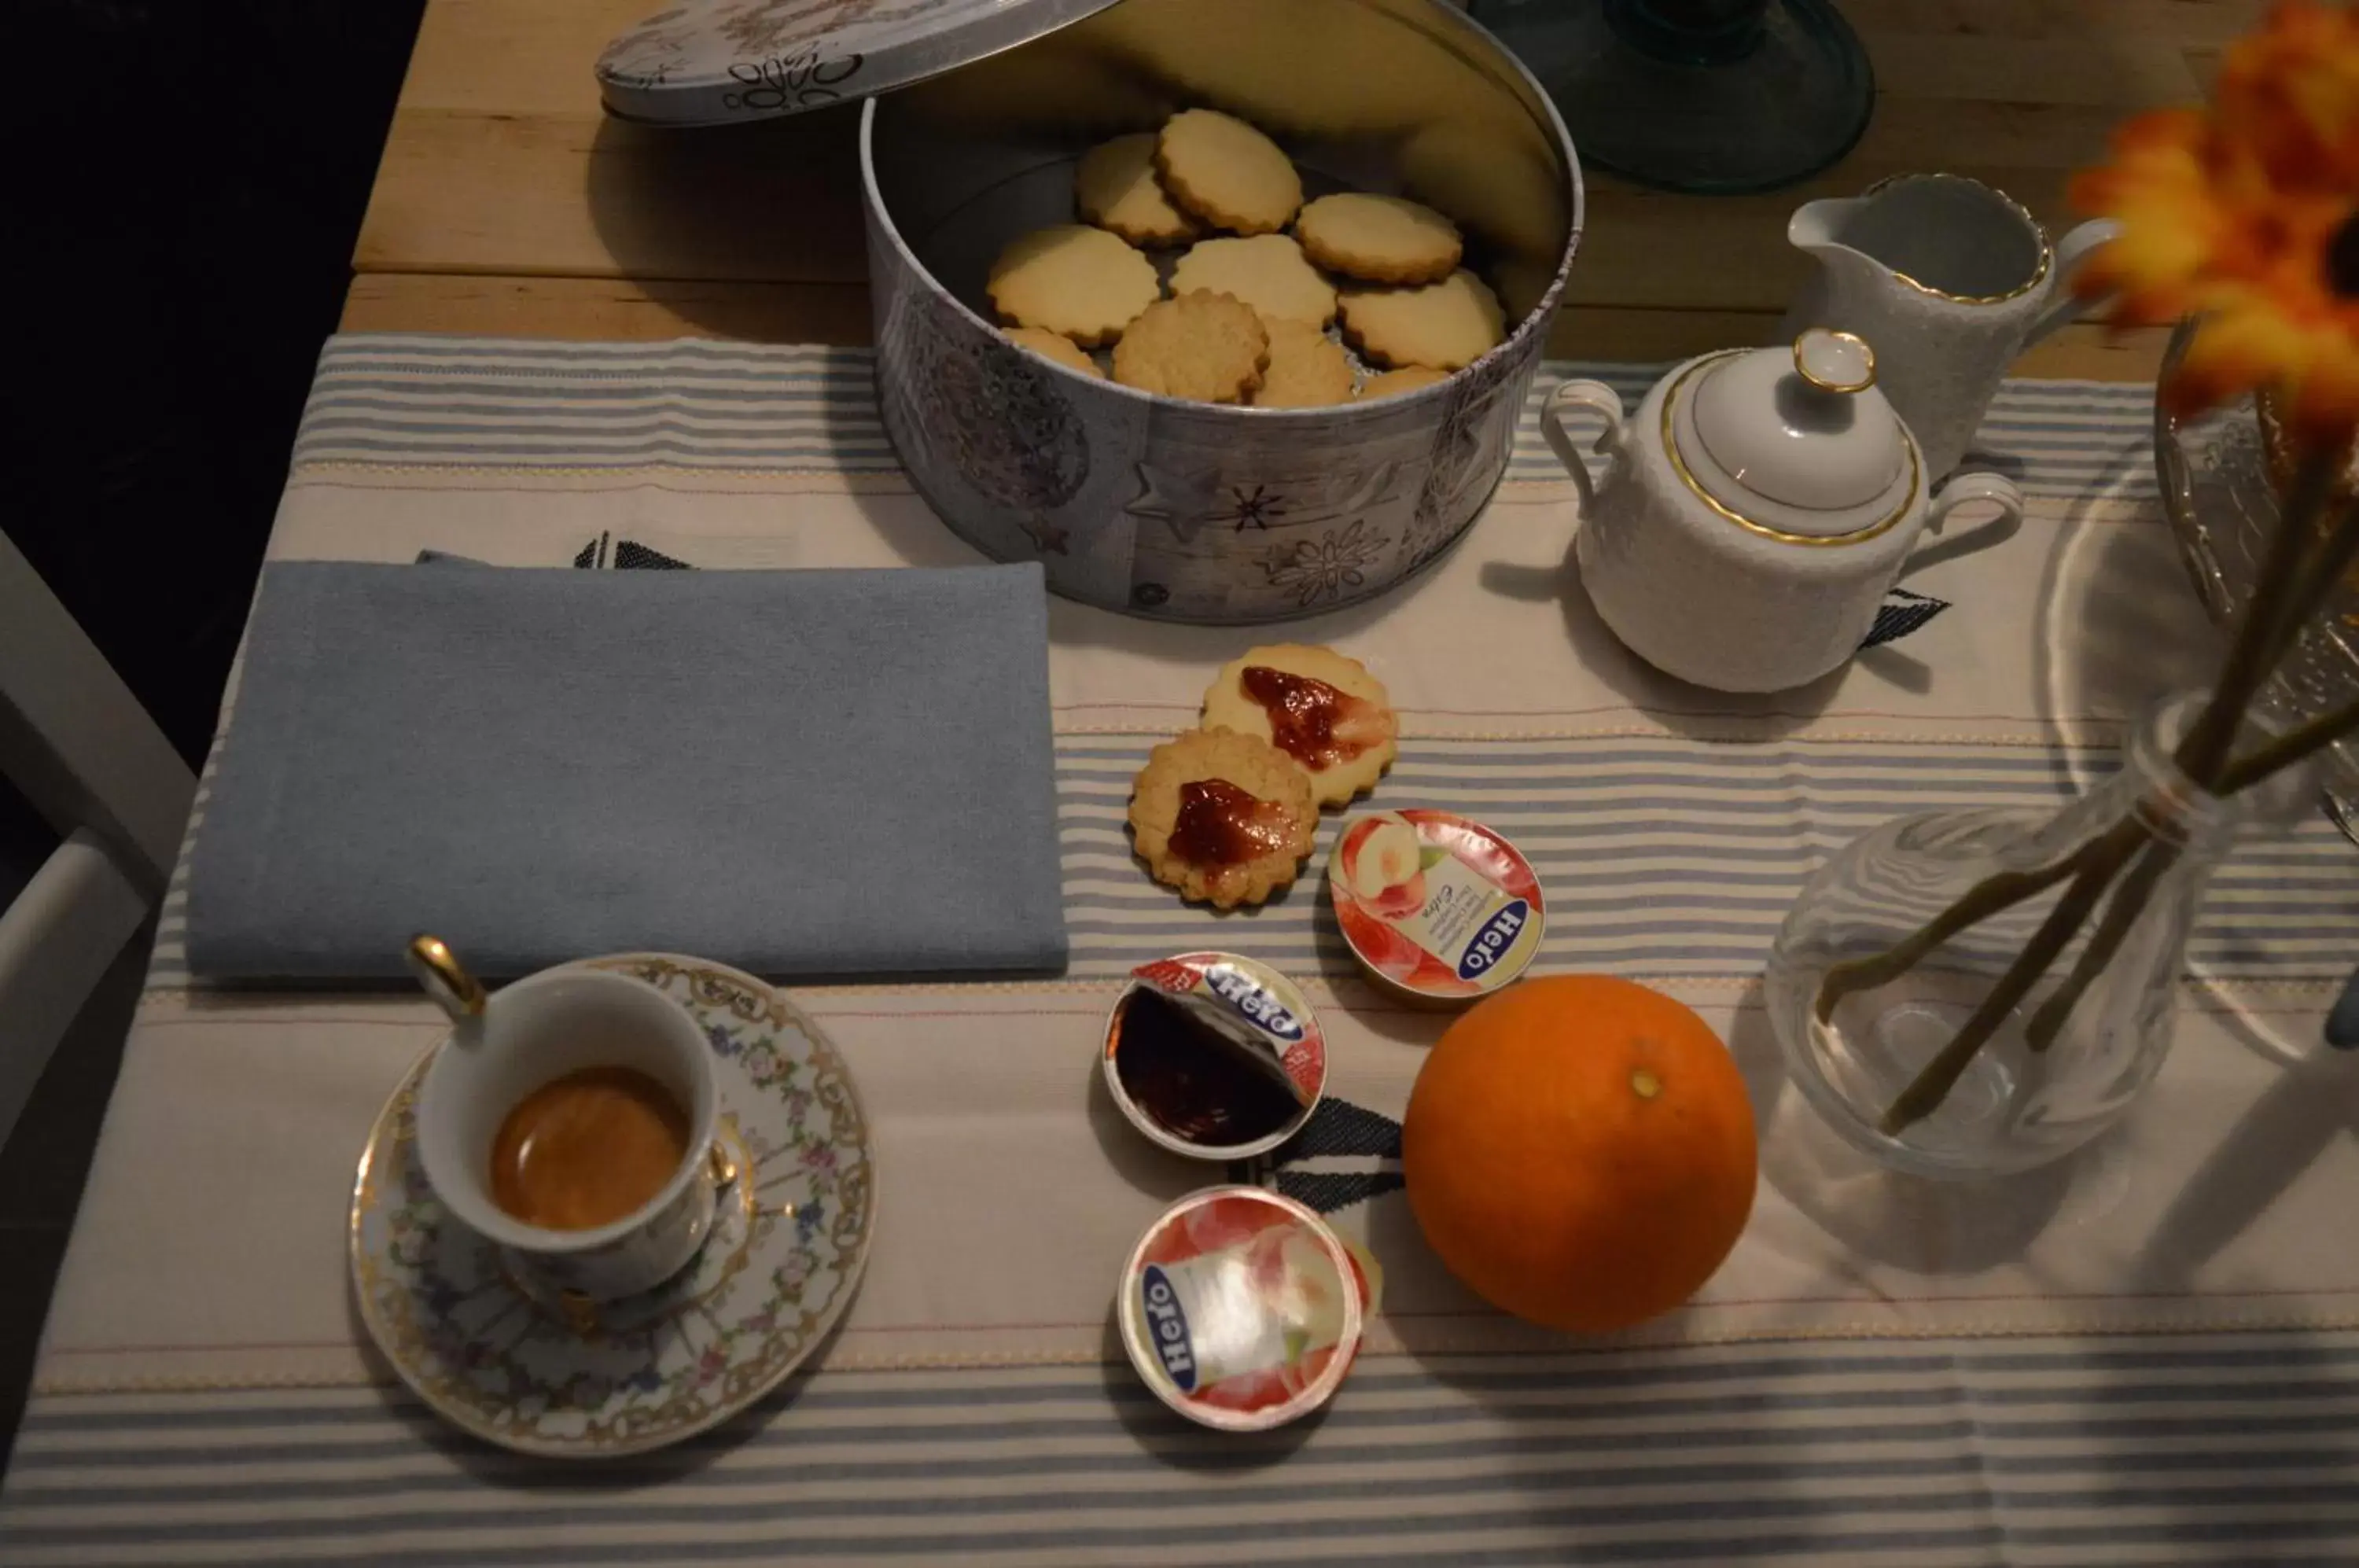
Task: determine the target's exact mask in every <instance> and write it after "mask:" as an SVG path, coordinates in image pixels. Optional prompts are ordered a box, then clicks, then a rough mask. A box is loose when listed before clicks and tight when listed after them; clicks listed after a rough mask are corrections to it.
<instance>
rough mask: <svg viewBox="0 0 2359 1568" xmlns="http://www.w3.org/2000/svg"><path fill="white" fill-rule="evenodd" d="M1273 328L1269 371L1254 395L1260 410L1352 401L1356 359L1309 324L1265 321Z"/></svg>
mask: <svg viewBox="0 0 2359 1568" xmlns="http://www.w3.org/2000/svg"><path fill="white" fill-rule="evenodd" d="M1262 325H1263V326H1265V327H1266V328H1268V329H1269V368H1268V369H1267V370H1266V371H1264V372H1263V373H1262V378H1261V389H1260V390H1259V391H1257V392H1256V393H1255V394H1254V395H1253V401H1254V407H1255V408H1324V407H1326V406H1327V405H1328V404H1331V403H1348V402H1350V401H1351V400H1352V356H1351V355H1350V354H1345V353H1344V352H1343V345H1342V344H1341V343H1336V342H1334V341H1333V340H1332V339H1331V338H1330V337H1328V335H1327V334H1326V333H1325V332H1321V331H1320V330H1319V329H1318V328H1317V327H1314V326H1312V325H1311V324H1310V322H1309V321H1285V320H1282V319H1281V320H1278V321H1271V320H1269V319H1268V318H1267V317H1264V318H1263V320H1262Z"/></svg>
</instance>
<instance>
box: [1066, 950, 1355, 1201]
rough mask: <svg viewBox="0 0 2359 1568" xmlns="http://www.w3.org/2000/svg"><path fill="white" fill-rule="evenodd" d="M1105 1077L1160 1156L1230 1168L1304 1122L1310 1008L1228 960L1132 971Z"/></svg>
mask: <svg viewBox="0 0 2359 1568" xmlns="http://www.w3.org/2000/svg"><path fill="white" fill-rule="evenodd" d="M1105 1071H1106V1079H1107V1083H1108V1086H1109V1087H1110V1088H1112V1089H1113V1090H1114V1099H1115V1101H1116V1102H1117V1103H1118V1104H1119V1105H1121V1106H1122V1108H1123V1111H1124V1114H1125V1115H1126V1116H1129V1117H1130V1119H1131V1122H1132V1124H1133V1125H1134V1126H1136V1127H1138V1128H1139V1130H1141V1131H1142V1132H1145V1133H1146V1134H1147V1136H1148V1137H1149V1138H1154V1139H1155V1141H1156V1142H1158V1143H1160V1144H1162V1145H1163V1146H1164V1147H1165V1148H1167V1149H1175V1150H1177V1151H1179V1152H1180V1153H1183V1154H1193V1155H1198V1156H1201V1157H1204V1158H1211V1159H1239V1158H1243V1157H1245V1155H1248V1154H1256V1153H1260V1152H1262V1151H1264V1150H1266V1149H1273V1148H1276V1147H1277V1145H1278V1144H1279V1143H1280V1142H1282V1141H1284V1140H1285V1138H1287V1137H1288V1135H1289V1134H1291V1133H1292V1132H1293V1131H1294V1130H1295V1129H1296V1128H1297V1127H1299V1126H1301V1124H1302V1123H1303V1122H1304V1121H1306V1120H1308V1119H1309V1117H1310V1111H1311V1107H1312V1106H1314V1105H1316V1104H1317V1103H1318V1100H1319V1094H1320V1091H1321V1087H1322V1086H1323V1085H1324V1083H1325V1081H1326V1075H1327V1051H1326V1043H1325V1040H1324V1039H1323V1038H1322V1037H1321V1034H1320V1031H1319V1025H1318V1020H1317V1019H1316V1018H1313V1017H1312V1016H1311V1013H1310V1004H1309V1003H1307V1002H1305V1001H1304V1000H1303V999H1302V996H1301V994H1300V993H1299V992H1298V991H1296V990H1295V988H1294V986H1293V985H1291V984H1290V983H1289V982H1288V981H1287V980H1286V979H1285V978H1284V977H1283V976H1281V975H1278V974H1277V972H1275V971H1274V970H1271V969H1269V968H1267V967H1266V965H1263V964H1256V963H1255V962H1254V961H1253V960H1251V959H1248V958H1240V957H1237V956H1236V955H1234V954H1232V953H1185V954H1182V955H1181V956H1180V957H1178V958H1169V959H1164V960H1161V961H1159V962H1158V963H1155V964H1145V965H1142V966H1141V967H1140V968H1138V969H1136V970H1135V971H1133V972H1132V976H1131V985H1130V988H1129V989H1128V990H1126V991H1125V992H1124V993H1123V995H1122V996H1121V998H1120V999H1119V1000H1118V1001H1116V1002H1115V1003H1114V1016H1113V1017H1112V1018H1111V1019H1109V1020H1108V1022H1107V1025H1106V1043H1105Z"/></svg>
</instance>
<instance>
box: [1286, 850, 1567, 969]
mask: <svg viewBox="0 0 2359 1568" xmlns="http://www.w3.org/2000/svg"><path fill="white" fill-rule="evenodd" d="M1327 895H1328V897H1329V898H1331V899H1332V901H1333V902H1334V906H1335V921H1336V924H1338V925H1339V926H1341V927H1342V928H1343V940H1344V942H1347V943H1348V944H1349V945H1350V946H1351V949H1352V955H1353V957H1355V958H1357V959H1358V960H1359V961H1360V964H1361V966H1362V967H1364V969H1366V970H1367V972H1368V974H1369V975H1370V976H1371V977H1373V978H1374V979H1375V981H1376V982H1377V983H1378V984H1379V985H1382V986H1384V987H1385V988H1386V989H1388V990H1391V991H1393V992H1395V993H1397V994H1399V995H1403V996H1408V997H1409V998H1410V999H1412V1000H1415V1001H1420V1002H1465V1001H1473V999H1475V998H1476V997H1478V996H1488V995H1490V994H1491V993H1492V992H1494V991H1495V990H1497V989H1499V987H1501V986H1502V985H1506V984H1507V982H1508V981H1510V980H1513V979H1514V978H1515V977H1516V976H1517V975H1521V974H1522V973H1523V972H1524V969H1525V967H1526V966H1527V964H1530V963H1531V961H1532V958H1533V956H1534V955H1535V954H1537V953H1538V952H1539V948H1540V934H1541V932H1542V931H1545V930H1546V929H1547V925H1548V906H1547V904H1546V902H1545V901H1544V900H1543V899H1542V898H1540V883H1539V877H1538V875H1537V874H1535V873H1534V872H1533V870H1532V863H1531V862H1530V861H1528V860H1526V859H1525V858H1524V857H1523V855H1522V854H1521V852H1519V851H1518V850H1517V848H1516V846H1515V845H1514V844H1509V843H1508V842H1507V841H1506V839H1504V838H1501V837H1500V836H1499V835H1498V834H1497V833H1493V832H1492V831H1491V830H1490V829H1489V828H1486V827H1484V825H1483V824H1482V823H1480V822H1472V821H1469V820H1468V819H1466V818H1464V817H1461V816H1457V815H1454V814H1452V813H1451V812H1449V811H1365V812H1363V813H1361V814H1360V815H1358V816H1356V817H1353V818H1352V819H1351V820H1350V821H1348V822H1345V823H1344V824H1343V832H1342V833H1337V834H1336V835H1335V848H1334V851H1333V853H1332V854H1331V855H1328V857H1327Z"/></svg>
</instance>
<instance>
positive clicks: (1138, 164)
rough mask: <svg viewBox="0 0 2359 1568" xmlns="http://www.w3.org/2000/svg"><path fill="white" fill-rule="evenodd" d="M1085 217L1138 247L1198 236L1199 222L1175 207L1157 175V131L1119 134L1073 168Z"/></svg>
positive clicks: (1075, 193) (1076, 202) (1077, 200)
mask: <svg viewBox="0 0 2359 1568" xmlns="http://www.w3.org/2000/svg"><path fill="white" fill-rule="evenodd" d="M1073 203H1074V205H1075V206H1077V207H1079V208H1080V209H1081V212H1082V217H1084V218H1087V219H1088V220H1089V221H1090V222H1091V223H1095V224H1096V225H1097V226H1098V227H1100V228H1102V229H1111V230H1113V231H1114V233H1115V234H1120V235H1121V236H1122V237H1123V238H1124V239H1126V240H1128V241H1129V242H1130V243H1131V244H1133V245H1178V244H1180V242H1181V241H1183V240H1190V239H1193V238H1195V237H1196V234H1197V233H1198V230H1197V226H1196V220H1195V219H1193V218H1191V217H1190V216H1189V215H1188V214H1187V213H1186V212H1181V211H1180V209H1179V208H1178V207H1175V206H1173V205H1172V204H1171V198H1170V196H1169V194H1167V193H1166V192H1165V191H1164V189H1163V182H1162V181H1161V180H1158V179H1156V177H1155V133H1154V132H1153V131H1141V132H1139V133H1138V134H1137V135H1136V136H1116V137H1114V140H1112V141H1110V142H1100V143H1099V144H1098V145H1097V146H1095V147H1092V148H1090V150H1089V151H1088V152H1086V153H1084V154H1082V161H1081V165H1080V167H1078V168H1077V169H1074V170H1073Z"/></svg>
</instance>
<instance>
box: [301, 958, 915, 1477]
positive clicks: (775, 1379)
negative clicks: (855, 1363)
mask: <svg viewBox="0 0 2359 1568" xmlns="http://www.w3.org/2000/svg"><path fill="white" fill-rule="evenodd" d="M582 967H588V968H596V969H605V970H612V971H614V972H616V973H618V974H624V975H633V976H635V977H636V978H638V979H641V980H644V981H646V982H647V983H648V984H649V985H654V986H655V987H656V988H657V989H658V990H660V991H662V992H663V993H664V994H665V995H667V996H670V997H671V998H672V999H673V1000H674V1001H676V1002H679V1004H680V1005H681V1006H683V1007H686V1008H687V1009H688V1010H689V1012H690V1014H691V1015H693V1016H694V1018H696V1021H697V1023H698V1025H699V1027H700V1028H701V1029H703V1031H704V1033H705V1036H706V1038H707V1039H708V1040H711V1041H712V1048H713V1053H714V1056H715V1058H716V1062H715V1066H716V1069H717V1070H718V1076H719V1078H720V1080H721V1091H722V1105H723V1116H722V1119H721V1127H720V1131H719V1134H718V1136H717V1138H716V1139H715V1142H714V1145H713V1147H712V1149H711V1150H710V1151H708V1154H707V1159H708V1160H712V1174H713V1177H714V1180H715V1181H716V1183H718V1184H721V1185H724V1186H726V1187H727V1188H728V1189H729V1191H728V1192H727V1193H725V1194H723V1199H722V1202H721V1203H720V1204H719V1205H718V1207H717V1208H716V1211H715V1219H714V1224H713V1234H712V1239H711V1240H709V1241H708V1242H707V1243H706V1245H705V1247H704V1249H703V1250H702V1251H701V1252H700V1253H699V1254H698V1255H697V1258H696V1259H695V1260H694V1261H693V1262H691V1263H690V1265H689V1267H688V1268H687V1269H685V1270H683V1271H682V1272H681V1273H680V1274H679V1276H677V1277H676V1278H675V1279H671V1280H669V1281H667V1282H666V1283H665V1284H664V1285H661V1286H659V1287H658V1288H657V1289H656V1290H650V1291H647V1292H646V1293H644V1294H642V1295H639V1296H635V1297H629V1298H626V1299H625V1300H624V1301H612V1302H603V1303H597V1304H594V1305H593V1304H591V1303H588V1302H586V1301H578V1300H573V1301H569V1300H566V1299H563V1297H562V1295H561V1293H560V1292H557V1291H555V1290H548V1289H539V1288H535V1287H534V1286H533V1285H532V1284H531V1283H530V1282H528V1281H527V1279H524V1278H522V1277H520V1276H519V1274H518V1272H517V1271H516V1269H514V1268H513V1267H512V1266H511V1263H510V1260H509V1259H508V1258H506V1256H505V1255H504V1253H503V1251H502V1249H501V1248H500V1247H496V1246H495V1245H494V1244H493V1243H491V1242H488V1241H485V1240H484V1239H483V1238H482V1237H480V1236H475V1235H473V1233H472V1232H469V1231H467V1230H466V1229H465V1228H464V1227H463V1226H462V1225H459V1224H458V1223H457V1222H456V1221H454V1220H452V1219H451V1217H450V1216H449V1215H448V1214H445V1213H444V1212H443V1210H442V1207H441V1205H440V1203H437V1202H436V1201H435V1200H434V1197H433V1194H432V1192H431V1191H430V1190H429V1189H428V1187H427V1186H426V1181H425V1176H424V1173H423V1172H422V1171H420V1170H419V1167H418V1162H417V1159H416V1154H415V1150H416V1147H417V1146H416V1127H415V1121H414V1117H415V1114H416V1103H417V1094H418V1085H419V1081H420V1079H421V1078H422V1077H423V1076H424V1073H425V1070H426V1065H427V1063H428V1062H430V1061H432V1060H433V1052H432V1051H429V1052H428V1053H427V1054H426V1055H425V1056H423V1057H421V1058H420V1059H419V1062H417V1064H416V1065H414V1066H413V1067H411V1068H410V1070H409V1072H408V1073H406V1074H405V1075H404V1076H403V1079H402V1082H401V1084H400V1086H399V1087H398V1088H397V1089H396V1090H395V1091H394V1093H393V1095H392V1097H391V1098H389V1099H388V1100H387V1101H386V1105H385V1108H384V1109H383V1110H382V1111H380V1112H378V1114H377V1118H376V1122H375V1125H374V1126H373V1127H371V1128H370V1130H369V1138H368V1145H367V1147H366V1148H365V1149H364V1150H363V1151H362V1154H361V1160H360V1166H359V1170H358V1171H357V1172H356V1173H355V1175H354V1179H353V1201H352V1210H351V1215H350V1224H349V1230H348V1245H349V1249H350V1255H351V1266H352V1279H353V1294H354V1297H355V1299H356V1301H357V1302H358V1306H359V1311H360V1316H361V1321H362V1322H363V1323H364V1324H366V1325H367V1328H368V1332H369V1335H370V1337H371V1338H372V1339H373V1340H375V1343H376V1347H377V1349H378V1350H379V1351H380V1352H381V1353H382V1354H383V1355H384V1356H385V1358H386V1361H387V1362H388V1363H390V1364H391V1367H392V1369H393V1371H394V1373H395V1374H396V1375H397V1376H398V1377H400V1379H401V1380H402V1381H403V1382H404V1383H406V1384H407V1385H408V1387H409V1388H410V1389H411V1391H412V1392H414V1393H416V1394H417V1396H418V1397H419V1399H421V1400H423V1401H424V1402H425V1403H426V1405H427V1406H428V1407H429V1409H431V1410H433V1411H434V1412H435V1413H436V1414H438V1415H440V1416H441V1417H442V1418H443V1419H445V1420H446V1421H450V1422H451V1424H453V1425H454V1426H457V1427H459V1428H460V1429H462V1431H465V1432H470V1433H472V1434H473V1435H474V1436H477V1437H480V1438H482V1439H484V1441H485V1442H487V1443H496V1444H498V1445H500V1446H501V1447H504V1448H510V1449H514V1450H516V1451H517V1452H519V1453H524V1454H538V1455H542V1456H546V1457H554V1458H612V1457H616V1456H619V1455H623V1454H644V1453H647V1452H648V1451H649V1450H652V1449H657V1448H661V1447H664V1446H665V1445H667V1444H669V1443H677V1442H679V1441H680V1440H681V1439H683V1438H687V1437H692V1436H694V1435H695V1434H696V1433H698V1432H704V1431H707V1430H709V1429H710V1428H712V1427H714V1426H717V1425H719V1424H720V1423H721V1422H723V1421H727V1420H729V1419H730V1418H731V1417H733V1416H735V1415H737V1414H739V1413H740V1412H742V1411H744V1410H745V1409H747V1408H748V1407H749V1406H751V1405H753V1404H754V1403H755V1402H756V1400H758V1399H761V1398H762V1397H763V1396H764V1395H765V1394H767V1393H768V1392H769V1391H770V1390H771V1389H773V1388H776V1387H777V1385H778V1384H779V1383H780V1382H781V1381H782V1380H784V1379H785V1378H786V1377H787V1376H788V1374H789V1373H791V1372H793V1371H794V1370H795V1368H796V1367H799V1366H800V1365H801V1364H802V1363H803V1361H804V1360H805V1359H806V1358H807V1357H809V1356H810V1354H811V1352H812V1351H813V1350H815V1349H816V1348H817V1347H818V1346H819V1345H821V1343H822V1342H823V1341H824V1340H825V1339H826V1338H827V1335H828V1334H829V1333H830V1331H832V1329H833V1328H834V1326H835V1324H836V1323H837V1321H838V1320H839V1319H840V1318H841V1317H842V1316H843V1312H844V1311H845V1309H846V1308H847V1307H848V1306H849V1305H850V1304H851V1301H852V1297H853V1292H854V1291H855V1290H856V1289H857V1288H858V1285H859V1282H860V1275H861V1272H862V1270H863V1269H864V1267H865V1266H866V1263H867V1259H868V1248H869V1242H870V1238H871V1237H872V1236H873V1235H874V1233H875V1211H876V1181H875V1169H876V1166H875V1148H874V1144H873V1141H872V1138H871V1135H870V1131H869V1127H868V1122H867V1118H866V1116H864V1114H863V1112H862V1110H861V1105H860V1099H859V1095H858V1094H857V1092H856V1090H855V1089H854V1087H853V1082H852V1075H851V1072H850V1069H849V1068H848V1067H847V1066H846V1065H845V1063H844V1061H843V1056H842V1055H841V1054H840V1053H839V1052H838V1051H836V1049H835V1048H834V1046H833V1045H832V1044H831V1043H829V1041H828V1040H827V1037H826V1036H825V1035H823V1034H821V1032H820V1030H819V1029H818V1028H817V1026H816V1025H814V1024H812V1023H811V1021H810V1019H809V1018H805V1017H804V1016H803V1015H802V1014H801V1013H800V1012H799V1011H798V1010H796V1008H795V1007H793V1006H792V1004H790V1003H788V1001H787V1000H786V999H785V997H783V996H780V995H778V993H777V992H776V991H774V990H772V989H771V988H770V987H769V986H767V985H764V984H763V983H762V982H761V981H759V980H756V979H754V978H752V977H751V976H749V975H741V974H739V973H738V972H737V971H735V970H734V969H728V968H724V967H723V966H721V965H719V964H705V963H702V962H700V961H698V960H695V959H688V958H676V957H672V956H669V955H667V954H661V953H627V954H622V955H618V956H615V957H612V958H600V959H592V960H589V961H587V962H586V963H585V964H583V965H582ZM436 1049H438V1050H439V1049H440V1047H439V1046H438V1047H437V1048H436Z"/></svg>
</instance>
